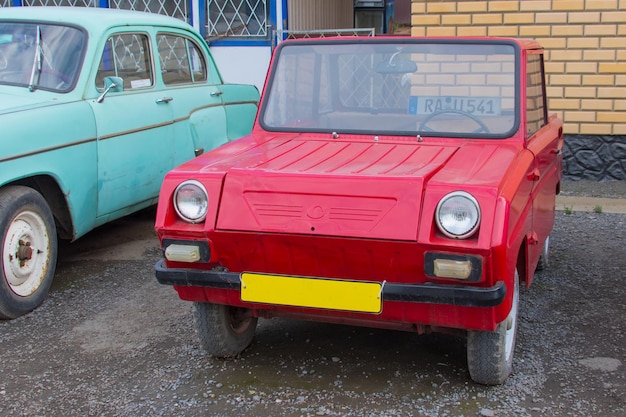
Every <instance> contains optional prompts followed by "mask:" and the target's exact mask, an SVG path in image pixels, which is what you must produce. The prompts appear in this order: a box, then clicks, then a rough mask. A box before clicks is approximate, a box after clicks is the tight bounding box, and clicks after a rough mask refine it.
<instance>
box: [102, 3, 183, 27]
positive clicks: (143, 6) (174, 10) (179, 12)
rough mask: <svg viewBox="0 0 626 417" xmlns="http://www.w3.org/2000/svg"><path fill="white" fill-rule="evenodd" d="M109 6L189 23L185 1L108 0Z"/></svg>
mask: <svg viewBox="0 0 626 417" xmlns="http://www.w3.org/2000/svg"><path fill="white" fill-rule="evenodd" d="M109 6H110V7H111V8H112V9H124V10H137V11H140V12H150V13H158V14H163V15H166V16H172V17H176V18H178V19H180V20H184V21H185V22H188V21H189V4H188V2H187V0H109Z"/></svg>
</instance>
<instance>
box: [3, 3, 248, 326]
mask: <svg viewBox="0 0 626 417" xmlns="http://www.w3.org/2000/svg"><path fill="white" fill-rule="evenodd" d="M15 23H18V24H22V23H24V24H28V25H31V26H32V27H34V28H36V32H34V33H35V34H36V35H34V36H30V38H29V39H30V41H29V46H32V44H36V46H37V47H38V51H39V54H37V53H35V58H34V61H32V62H33V65H32V66H33V68H34V69H33V70H32V72H31V70H30V69H29V70H28V73H27V74H25V75H27V76H28V75H32V76H30V77H26V79H28V81H26V83H25V82H24V81H21V82H20V81H16V79H15V78H12V77H13V75H11V74H10V73H9V72H8V71H7V75H6V76H3V67H5V68H7V69H8V67H10V65H11V62H10V61H11V59H10V55H9V53H7V52H4V53H3V52H2V51H3V48H6V50H9V49H8V48H9V46H8V44H9V42H10V41H12V40H13V41H16V40H17V35H3V34H2V33H3V32H2V31H3V30H4V29H5V28H6V27H7V26H6V25H10V24H15ZM3 25H5V26H3ZM47 25H63V26H67V27H70V28H72V29H76V30H72V33H76V34H78V35H77V37H78V38H80V39H81V41H80V42H76V43H77V44H79V45H80V46H81V48H80V49H78V48H77V50H76V51H74V52H72V54H73V55H72V59H71V60H68V59H66V61H71V62H72V63H73V64H75V66H74V70H75V77H74V78H73V79H72V80H67V81H59V83H58V84H56V85H55V84H50V85H47V87H46V86H44V83H43V81H41V80H43V79H44V78H43V77H44V75H45V74H44V73H45V66H46V64H50V63H49V62H48V63H47V62H46V61H47V60H49V59H50V57H49V56H47V55H48V54H49V52H48V50H46V48H44V47H43V46H41V47H40V46H39V45H40V44H41V45H43V43H44V42H45V38H43V35H42V33H44V32H45V28H46V27H48V26H47ZM37 38H39V39H37ZM33 39H34V40H33ZM124 39H126V40H129V41H130V42H131V44H125V45H121V44H120V42H119V41H120V40H124ZM138 39H139V40H138ZM170 42H171V44H170ZM27 43H28V42H27ZM3 44H4V45H5V46H3ZM23 44H24V45H25V44H26V43H23ZM138 44H139V45H138ZM70 46H71V42H69V41H68V42H67V48H69V47H70ZM107 48H109V49H111V48H116V51H115V53H114V54H113V53H112V52H110V51H108V49H107ZM118 49H119V51H121V52H119V53H118ZM35 50H37V49H35ZM59 50H62V49H59ZM9 51H12V50H9ZM181 51H183V52H181ZM133 54H142V56H144V61H143V63H142V64H145V66H146V68H148V67H149V69H148V70H147V71H148V72H147V73H146V74H148V75H146V76H144V78H142V79H139V80H129V78H130V76H128V74H130V72H128V71H127V72H126V73H125V74H126V75H121V74H120V72H121V70H120V71H118V70H119V69H120V68H122V66H121V62H122V57H123V58H124V59H126V58H128V57H129V56H130V57H132V58H133V59H137V57H136V56H135V55H133ZM176 54H178V56H177V55H176ZM7 55H9V57H8V58H7ZM37 55H39V57H37ZM108 55H110V56H112V57H114V58H115V59H114V60H115V61H116V62H115V64H114V65H113V64H108V65H110V66H112V68H113V69H114V71H109V72H108V73H107V71H105V68H104V67H105V66H106V65H107V64H106V62H105V56H108ZM113 55H115V56H113ZM38 58H39V62H38ZM74 60H76V61H74ZM42 62H43V67H44V70H43V71H42V70H41V68H42ZM118 65H119V66H118ZM133 65H135V66H132V65H129V66H127V67H126V69H127V70H128V69H130V70H131V71H134V70H135V69H136V71H137V72H140V71H142V70H143V71H146V68H143V69H141V68H139V67H140V65H139V64H137V62H135V63H134V64H133ZM29 66H30V63H29ZM50 66H51V65H50ZM177 66H178V67H177ZM135 67H136V68H135ZM185 68H186V69H187V71H188V72H194V74H196V75H191V78H190V79H189V80H188V81H185V80H186V79H182V80H173V79H172V78H171V77H172V76H176V75H177V74H178V75H181V74H183V76H184V77H188V76H189V75H188V74H185V71H184V70H185ZM109 69H111V68H109ZM40 73H41V75H40ZM35 74H36V75H37V76H35ZM198 74H200V75H198ZM105 75H111V77H109V78H108V79H106V80H105V79H104V76H105ZM167 77H170V78H169V81H168V78H167ZM35 80H39V81H41V85H37V82H36V81H35ZM116 81H117V83H118V84H120V83H123V85H124V87H123V88H121V85H115V82H116ZM105 83H107V84H105ZM110 84H114V88H110V89H108V90H106V89H105V87H106V86H110ZM258 100H259V92H258V90H257V89H256V87H254V86H250V85H237V84H227V83H224V82H223V81H222V77H221V75H220V73H219V70H218V68H217V67H216V65H215V63H214V61H213V59H212V56H211V53H210V51H209V49H208V46H207V44H206V43H205V41H204V40H203V39H202V38H201V36H200V35H199V34H198V33H197V32H196V31H195V30H193V28H192V27H191V26H189V25H188V24H186V23H184V22H182V21H180V20H178V19H174V18H170V17H166V16H162V15H157V14H150V13H140V12H131V11H122V10H109V9H96V8H65V7H11V8H3V9H0V126H2V128H1V131H0V141H1V146H0V198H1V196H2V193H3V190H5V189H7V187H13V186H24V187H30V188H31V189H33V190H35V191H36V192H37V193H39V194H41V196H42V197H43V198H44V199H45V201H46V204H47V206H48V207H49V209H50V211H51V212H52V214H53V216H54V223H55V228H56V234H57V235H58V237H59V238H63V239H69V240H74V239H76V238H78V237H80V236H82V235H84V234H85V233H87V232H89V231H90V230H92V229H93V228H95V227H97V226H99V225H102V224H104V223H106V222H108V221H111V220H113V219H117V218H119V217H122V216H124V215H127V214H129V213H132V212H134V211H137V210H139V209H142V208H145V207H148V206H151V205H153V204H155V203H156V202H157V197H158V194H159V188H160V186H161V182H162V179H163V177H164V175H165V173H167V172H168V171H169V170H170V169H172V168H173V167H175V166H177V165H180V164H181V163H182V162H184V161H187V160H189V159H192V158H193V157H195V156H197V155H199V154H201V153H203V152H204V151H208V150H211V149H213V148H216V147H218V146H220V145H222V144H224V143H227V142H229V141H231V140H234V139H237V138H239V137H241V136H244V135H246V134H248V133H249V132H250V131H251V129H252V125H253V122H254V117H255V115H256V111H257V106H258ZM0 226H2V225H0ZM2 232H3V233H5V232H6V231H5V230H2ZM2 239H3V242H4V243H3V245H5V246H4V249H3V251H4V252H5V253H9V255H8V256H9V258H11V259H12V258H13V257H12V256H11V255H10V251H7V249H6V244H7V243H6V242H7V241H8V240H9V239H8V237H7V236H2ZM52 244H54V245H56V243H55V242H53V243H52ZM53 255H56V250H55V251H53ZM53 257H54V256H53ZM27 260H28V259H27ZM3 262H5V263H7V262H9V261H7V260H6V259H3ZM23 263H24V262H23ZM49 263H50V264H51V265H50V266H51V267H52V270H54V263H55V259H51V260H50V262H49ZM7 269H9V266H8V264H5V265H4V272H5V275H6V272H7ZM46 270H47V268H46ZM48 272H49V271H48ZM5 280H6V276H5ZM5 280H3V281H5ZM4 284H6V282H4ZM8 288H9V289H12V290H14V291H13V292H17V294H18V295H19V297H18V299H17V300H18V301H24V300H25V299H26V298H28V296H30V295H28V294H26V295H25V294H22V293H20V291H16V290H15V288H14V286H12V284H11V283H10V282H9V285H8ZM46 290H47V288H46ZM1 291H2V288H0V292H1ZM8 295H9V296H12V294H10V292H9V294H8ZM9 298H10V297H9ZM42 300H43V299H42V298H41V299H38V300H37V302H36V303H34V304H38V303H40V302H41V301H42ZM3 304H4V305H5V307H6V308H4V309H3ZM10 304H11V302H9V301H6V300H5V301H3V300H2V296H1V294H0V318H12V317H14V316H17V315H21V314H23V313H24V312H27V311H28V310H30V309H32V308H33V304H30V305H29V306H28V308H25V309H18V310H19V311H17V312H16V311H15V310H14V309H12V308H10ZM7 305H9V307H7Z"/></svg>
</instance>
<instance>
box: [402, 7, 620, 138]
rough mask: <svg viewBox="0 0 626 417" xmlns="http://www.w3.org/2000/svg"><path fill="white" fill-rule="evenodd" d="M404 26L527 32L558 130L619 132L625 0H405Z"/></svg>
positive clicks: (457, 32) (422, 32) (416, 31)
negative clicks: (537, 47)
mask: <svg viewBox="0 0 626 417" xmlns="http://www.w3.org/2000/svg"><path fill="white" fill-rule="evenodd" d="M411 34H412V35H413V36H440V35H441V36H503V37H521V38H535V39H537V40H538V41H539V42H540V43H541V44H542V45H543V47H544V48H545V49H546V54H545V59H546V72H547V74H548V77H547V83H548V94H549V98H550V101H549V108H550V111H551V112H556V113H558V114H559V116H560V117H562V118H563V121H564V129H565V133H570V134H588V135H626V0H491V1H472V0H460V1H452V0H421V1H420V0H412V4H411Z"/></svg>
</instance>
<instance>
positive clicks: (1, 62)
mask: <svg viewBox="0 0 626 417" xmlns="http://www.w3.org/2000/svg"><path fill="white" fill-rule="evenodd" d="M8 65H9V60H8V59H7V56H6V55H5V54H4V52H2V51H0V70H3V69H5V68H6V67H7V66H8Z"/></svg>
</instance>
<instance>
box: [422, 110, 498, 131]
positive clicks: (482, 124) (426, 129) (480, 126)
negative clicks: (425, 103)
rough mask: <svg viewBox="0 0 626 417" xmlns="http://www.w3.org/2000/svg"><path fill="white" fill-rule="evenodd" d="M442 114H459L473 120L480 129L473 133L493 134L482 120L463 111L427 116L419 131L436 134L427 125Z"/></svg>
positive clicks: (440, 112) (435, 113) (444, 111)
mask: <svg viewBox="0 0 626 417" xmlns="http://www.w3.org/2000/svg"><path fill="white" fill-rule="evenodd" d="M442 114H458V115H460V116H465V117H467V118H468V119H471V120H472V121H473V122H474V123H476V124H477V125H478V126H479V127H478V129H476V130H474V131H473V132H471V133H491V131H490V130H489V128H488V127H487V125H486V124H485V123H484V122H483V121H482V120H480V119H479V118H478V117H476V116H474V115H473V114H471V113H467V112H464V111H461V110H441V111H438V112H434V113H431V114H429V115H428V116H426V118H425V119H424V120H422V123H420V125H419V127H418V128H417V129H418V130H420V131H422V132H435V130H434V129H432V128H430V127H428V126H426V125H427V124H428V122H430V121H431V120H432V119H434V118H435V117H438V116H441V115H442Z"/></svg>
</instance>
